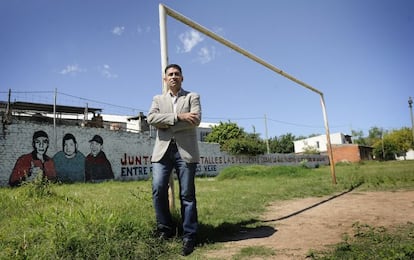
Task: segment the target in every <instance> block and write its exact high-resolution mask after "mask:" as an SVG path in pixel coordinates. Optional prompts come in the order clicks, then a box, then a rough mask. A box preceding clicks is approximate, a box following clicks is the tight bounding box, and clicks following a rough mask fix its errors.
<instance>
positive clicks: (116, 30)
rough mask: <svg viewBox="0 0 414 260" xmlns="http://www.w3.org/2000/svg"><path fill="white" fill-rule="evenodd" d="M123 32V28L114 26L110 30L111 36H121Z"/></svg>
mask: <svg viewBox="0 0 414 260" xmlns="http://www.w3.org/2000/svg"><path fill="white" fill-rule="evenodd" d="M124 31H125V27H124V26H115V27H114V28H113V29H112V34H115V35H118V36H121V35H122V34H123V33H124Z"/></svg>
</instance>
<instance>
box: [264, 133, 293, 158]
mask: <svg viewBox="0 0 414 260" xmlns="http://www.w3.org/2000/svg"><path fill="white" fill-rule="evenodd" d="M295 140H296V139H295V136H294V135H293V134H291V133H287V134H284V135H281V136H279V137H276V136H275V137H273V138H270V139H269V147H270V152H271V153H293V152H295V146H294V143H293V141H295Z"/></svg>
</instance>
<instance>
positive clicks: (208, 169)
mask: <svg viewBox="0 0 414 260" xmlns="http://www.w3.org/2000/svg"><path fill="white" fill-rule="evenodd" d="M204 171H206V172H215V171H217V165H215V164H210V165H204Z"/></svg>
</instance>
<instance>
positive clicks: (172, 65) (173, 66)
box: [164, 64, 183, 74]
mask: <svg viewBox="0 0 414 260" xmlns="http://www.w3.org/2000/svg"><path fill="white" fill-rule="evenodd" d="M169 68H176V69H178V70H179V71H180V73H181V74H183V72H182V70H181V67H180V65H178V64H169V65H168V66H167V67H165V70H164V73H167V70H168V69H169Z"/></svg>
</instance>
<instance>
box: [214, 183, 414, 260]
mask: <svg viewBox="0 0 414 260" xmlns="http://www.w3.org/2000/svg"><path fill="white" fill-rule="evenodd" d="M261 220H262V223H263V225H262V226H261V227H259V228H255V229H246V230H243V231H242V232H240V234H238V235H237V236H235V237H232V238H231V239H229V242H223V243H222V244H223V246H224V247H223V249H220V250H214V251H210V252H208V253H207V254H206V257H207V258H209V259H231V258H232V256H234V255H235V254H237V253H238V252H239V251H240V250H241V249H242V248H244V247H251V246H263V247H266V248H271V249H273V250H274V251H275V252H276V255H274V256H273V257H272V258H269V257H267V258H266V259H306V255H307V254H308V253H309V250H310V249H313V250H320V249H323V248H324V247H325V246H328V245H333V244H336V243H338V242H341V241H342V238H343V234H345V233H348V234H352V232H353V228H352V225H353V224H354V223H356V222H359V223H361V224H368V225H370V226H375V227H379V226H383V227H390V226H395V225H398V224H405V223H407V222H409V221H410V222H414V191H396V192H358V191H356V190H354V191H351V192H345V193H342V194H337V195H335V196H330V197H317V198H306V199H296V200H290V201H281V202H275V203H273V204H272V205H270V206H269V207H268V209H267V211H266V213H265V214H264V215H263V216H262V218H261ZM258 259H261V258H258Z"/></svg>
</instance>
